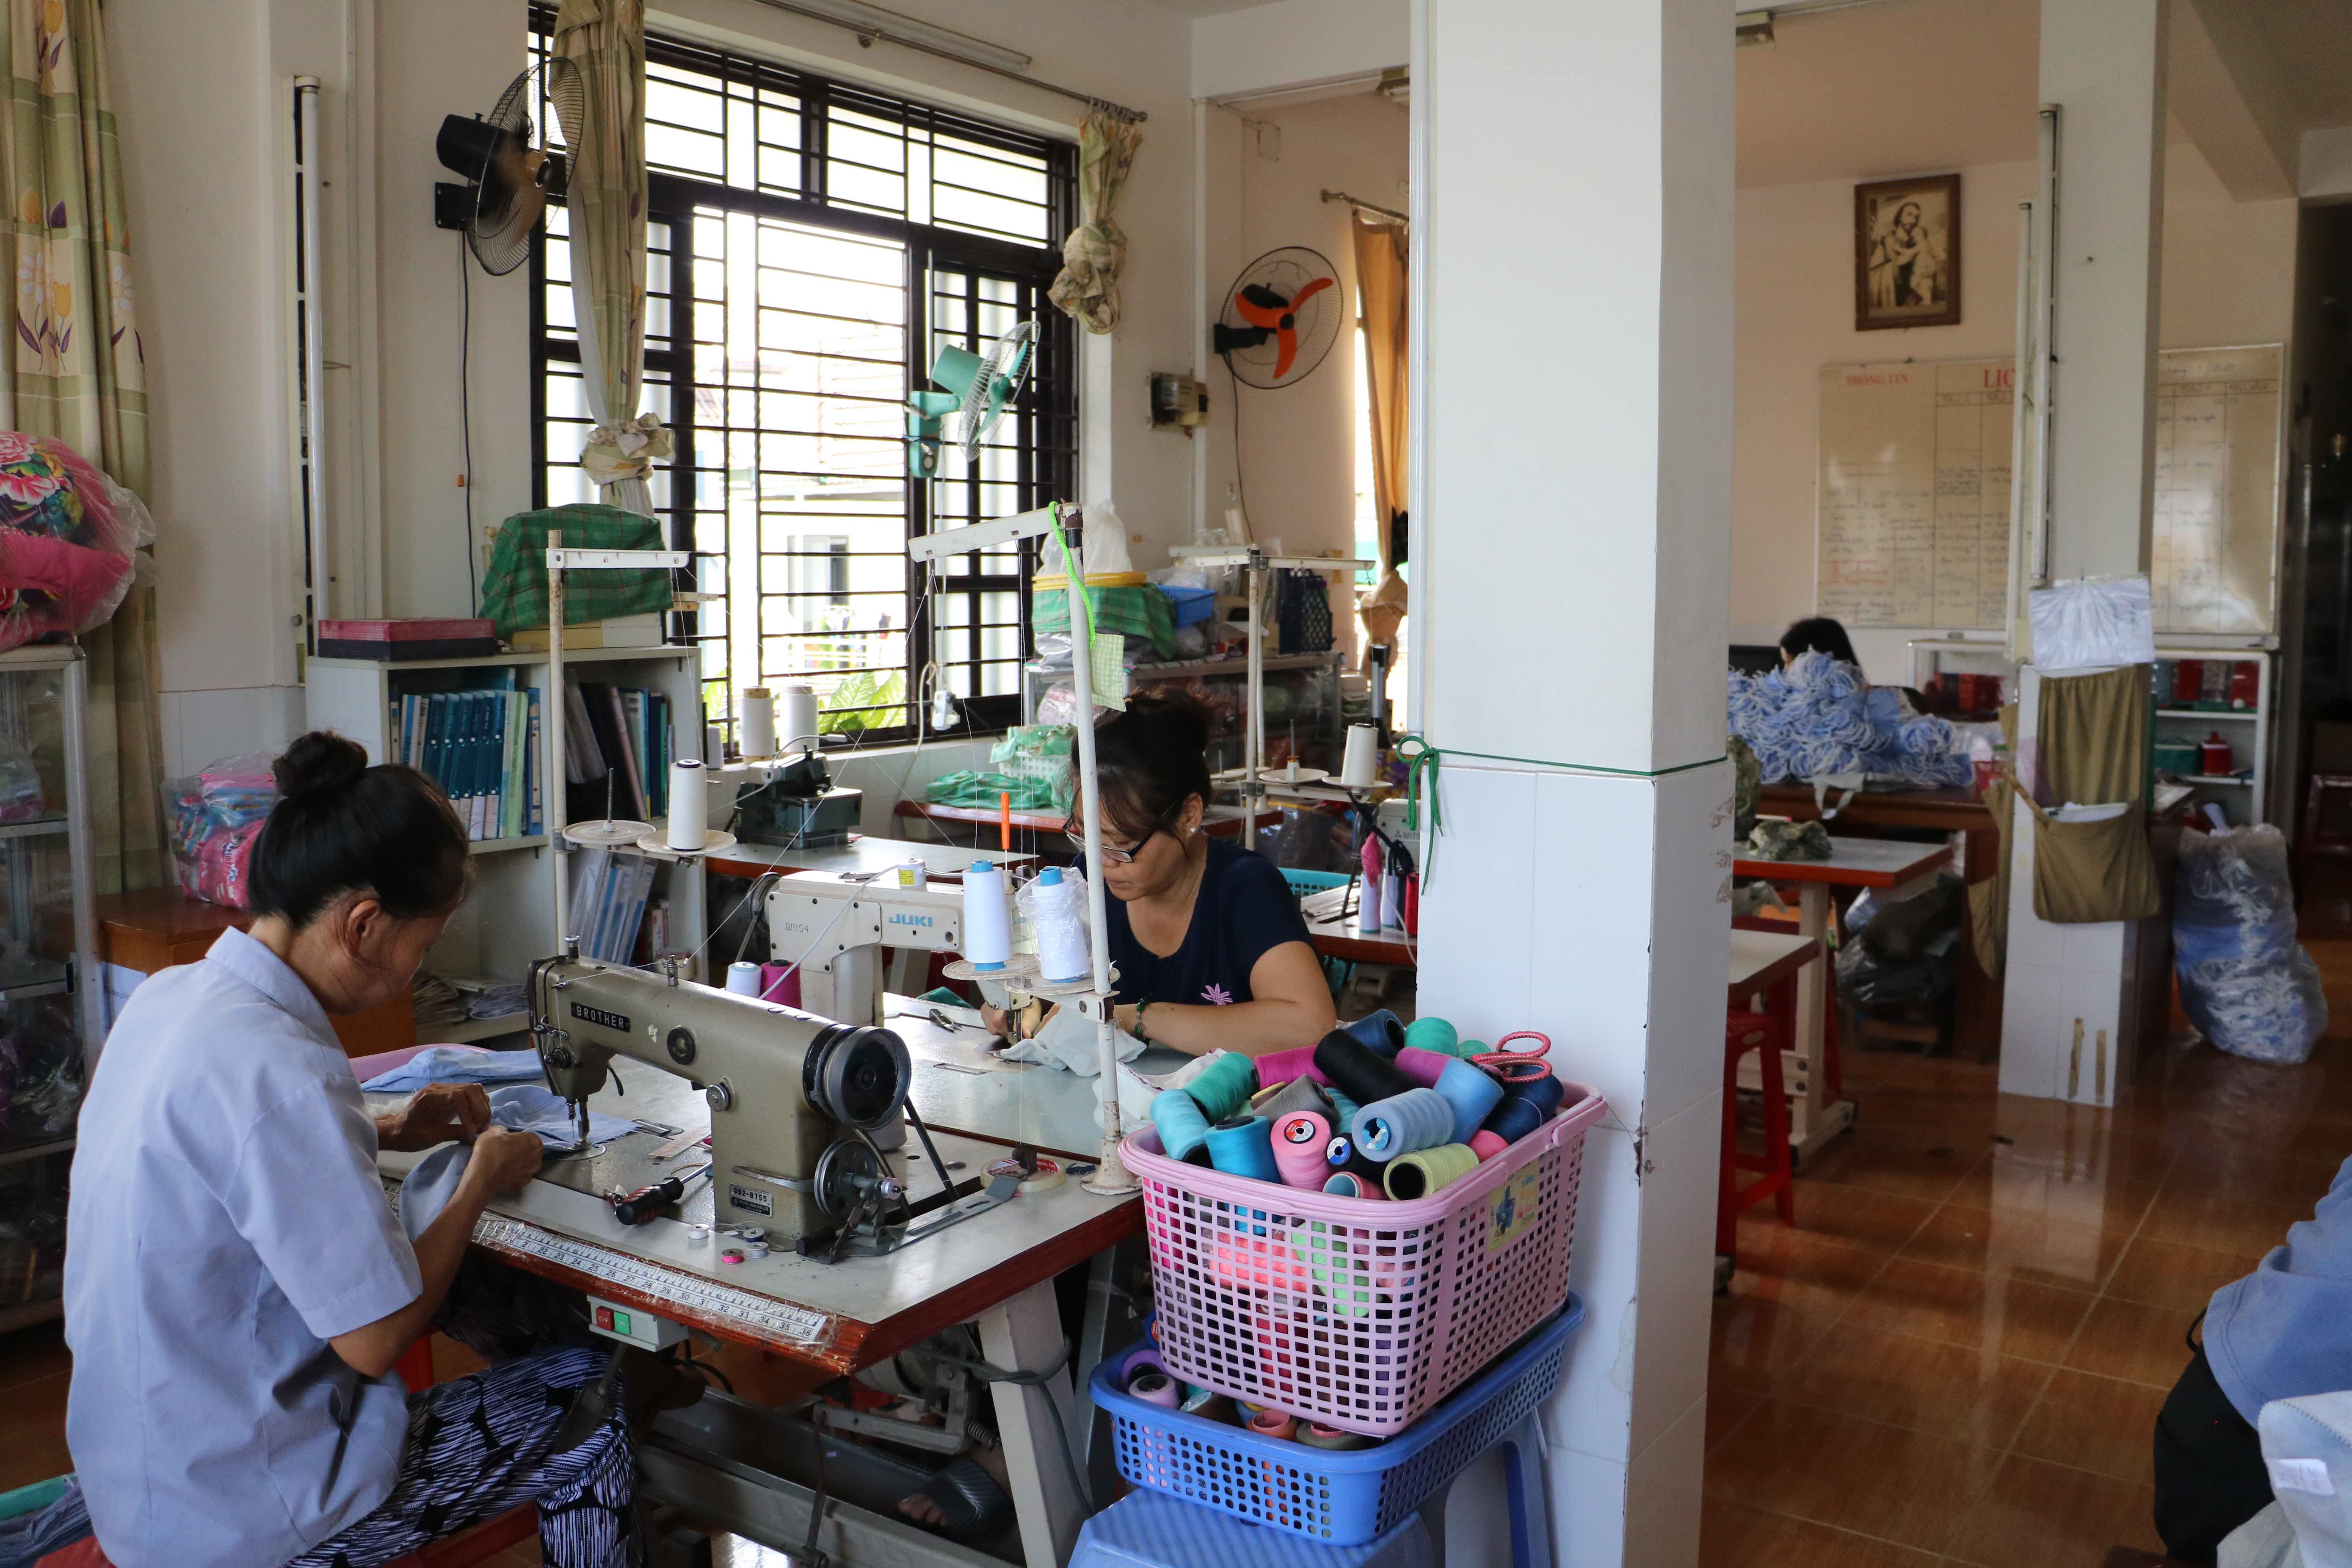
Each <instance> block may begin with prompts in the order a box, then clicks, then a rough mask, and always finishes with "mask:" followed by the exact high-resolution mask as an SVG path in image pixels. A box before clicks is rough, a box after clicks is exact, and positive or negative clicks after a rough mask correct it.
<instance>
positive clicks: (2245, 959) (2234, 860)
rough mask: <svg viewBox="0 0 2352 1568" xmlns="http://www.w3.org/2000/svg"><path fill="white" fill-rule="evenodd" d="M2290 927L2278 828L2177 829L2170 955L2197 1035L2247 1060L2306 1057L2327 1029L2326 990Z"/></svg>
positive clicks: (2290, 898)
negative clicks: (2209, 831)
mask: <svg viewBox="0 0 2352 1568" xmlns="http://www.w3.org/2000/svg"><path fill="white" fill-rule="evenodd" d="M2294 933H2295V927H2294V888H2293V887H2292V886H2291V885H2290V883H2289V881H2288V879H2287V858H2286V837H2285V835H2284V834H2282V833H2281V832H2280V831H2279V830H2278V829H2277V828H2275V827H2272V826H2268V825H2267V824H2260V825H2257V826H2252V827H2242V828H2239V829H2237V830H2235V831H2233V832H2230V833H2184V834H2182V835H2181V837H2180V865H2179V870H2178V871H2177V872H2176V873H2175V874H2174V879H2173V904H2172V956H2173V963H2174V966H2175V967H2176V968H2177V970H2178V971H2179V975H2180V1005H2181V1010H2182V1011H2184V1012H2186V1013H2187V1014H2188V1015H2189V1022H2190V1023H2191V1024H2193V1025H2195V1026H2197V1032H2198V1033H2200V1034H2201V1035H2203V1036H2204V1037H2206V1038H2207V1039H2209V1040H2210V1041H2212V1042H2213V1044H2214V1045H2215V1046H2217V1047H2220V1048H2221V1049H2222V1050H2225V1051H2228V1052H2229V1053H2230V1054H2231V1055H2232V1056H2240V1057H2245V1058H2250V1059H2252V1060H2254V1061H2264V1062H2281V1063H2294V1062H2299V1061H2302V1060H2304V1059H2305V1058H2308V1057H2309V1056H2310V1055H2311V1047H2312V1046H2313V1045H2314V1044H2315V1042H2316V1041H2317V1040H2318V1039H2319V1037H2320V1036H2321V1035H2322V1034H2323V1033H2325V1032H2326V1028H2327V996H2326V992H2325V991H2324V990H2323V989H2322V987H2321V985H2320V981H2319V966H2318V965H2317V964H2316V963H2313V962H2312V960H2311V954H2309V953H2308V952H2305V951H2304V950H2303V948H2302V947H2301V946H2300V945H2299V944H2298V943H2297V942H2295V939H2294Z"/></svg>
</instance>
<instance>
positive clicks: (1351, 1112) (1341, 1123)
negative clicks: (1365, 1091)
mask: <svg viewBox="0 0 2352 1568" xmlns="http://www.w3.org/2000/svg"><path fill="white" fill-rule="evenodd" d="M1323 1095H1324V1098H1325V1099H1327V1100H1329V1101H1330V1102H1331V1125H1332V1126H1334V1127H1345V1126H1347V1125H1349V1123H1350V1122H1352V1121H1355V1120H1356V1112H1357V1111H1358V1110H1361V1109H1362V1107H1361V1106H1360V1105H1359V1104H1358V1103H1357V1102H1356V1101H1354V1100H1349V1098H1348V1097H1347V1095H1345V1094H1344V1093H1342V1092H1341V1091H1340V1090H1339V1089H1325V1090H1324V1091H1323Z"/></svg>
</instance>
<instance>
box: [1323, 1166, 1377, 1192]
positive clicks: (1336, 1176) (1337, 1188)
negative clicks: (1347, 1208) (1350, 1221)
mask: <svg viewBox="0 0 2352 1568" xmlns="http://www.w3.org/2000/svg"><path fill="white" fill-rule="evenodd" d="M1323 1190H1324V1191H1325V1192H1327V1193H1329V1194H1332V1195H1333V1196H1334V1197H1342V1198H1385V1197H1387V1196H1388V1194H1387V1193H1385V1192H1383V1191H1381V1184H1380V1183H1378V1182H1376V1181H1373V1180H1371V1179H1370V1177H1368V1176H1360V1175H1358V1174H1357V1173H1355V1172H1353V1171H1334V1172H1332V1173H1330V1174H1329V1175H1328V1176H1326V1177H1325V1178H1324V1179H1323Z"/></svg>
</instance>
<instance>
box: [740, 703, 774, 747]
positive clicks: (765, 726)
mask: <svg viewBox="0 0 2352 1568" xmlns="http://www.w3.org/2000/svg"><path fill="white" fill-rule="evenodd" d="M736 718H737V723H736V726H735V733H736V736H737V740H736V744H737V745H738V747H740V749H741V751H742V753H743V755H745V756H747V757H772V756H774V755H775V754H776V694H775V693H774V692H772V691H771V690H769V689H767V688H766V687H764V686H747V687H745V688H744V689H743V697H742V700H741V701H740V704H739V705H738V706H737V708H736Z"/></svg>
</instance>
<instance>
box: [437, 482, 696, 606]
mask: <svg viewBox="0 0 2352 1568" xmlns="http://www.w3.org/2000/svg"><path fill="white" fill-rule="evenodd" d="M557 531H561V532H562V535H563V548H564V549H566V550H667V549H668V548H669V545H668V543H667V542H666V541H665V540H664V539H663V537H662V525H661V522H660V521H659V520H658V519H656V518H650V517H647V516H646V515H645V514H644V513H643V512H635V511H623V510H621V509H620V508H619V507H616V506H602V505H597V504H593V503H590V502H584V501H583V502H576V503H574V504H572V505H571V506H555V507H549V508H547V509H546V510H542V511H519V512H517V513H515V514H514V516H512V517H510V518H509V519H507V520H506V521H505V522H503V523H501V524H499V532H498V541H497V542H496V543H494V544H492V545H491V546H490V570H489V573H488V575H487V576H485V577H484V578H483V579H482V614H483V615H485V616H488V617H489V619H490V621H491V623H492V624H493V625H494V626H497V627H498V633H499V636H500V637H512V636H514V635H515V633H517V632H520V631H530V630H534V629H537V628H539V627H541V626H546V625H547V536H548V535H549V534H550V533H552V532H557ZM675 595H676V584H675V583H674V582H673V580H672V578H671V574H669V573H668V572H667V571H659V570H656V571H641V570H636V569H634V568H632V569H626V570H622V569H615V570H612V571H604V572H572V573H570V574H566V575H565V577H564V580H563V624H564V625H565V626H577V625H579V624H580V623H581V622H583V621H603V620H610V619H611V618H612V617H614V616H642V615H647V614H651V613H652V612H654V611H656V610H667V609H668V608H669V607H670V604H671V602H672V600H673V598H674V597H675Z"/></svg>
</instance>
